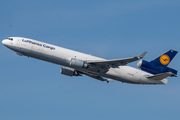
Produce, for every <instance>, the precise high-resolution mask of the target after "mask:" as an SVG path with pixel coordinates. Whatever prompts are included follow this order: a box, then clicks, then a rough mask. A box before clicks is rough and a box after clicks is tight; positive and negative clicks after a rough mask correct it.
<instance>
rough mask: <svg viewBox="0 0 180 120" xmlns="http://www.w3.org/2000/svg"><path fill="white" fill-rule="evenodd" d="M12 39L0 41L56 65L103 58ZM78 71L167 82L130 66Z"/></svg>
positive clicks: (141, 81)
mask: <svg viewBox="0 0 180 120" xmlns="http://www.w3.org/2000/svg"><path fill="white" fill-rule="evenodd" d="M12 38H13V40H8V39H5V40H3V41H2V43H3V44H4V45H5V46H6V47H8V48H10V49H11V50H13V51H15V52H17V53H18V54H20V55H21V54H22V55H25V56H29V57H33V58H37V59H40V60H44V61H48V62H51V63H55V64H58V65H62V66H66V67H71V68H72V66H70V61H71V59H72V58H76V59H79V60H84V61H85V60H105V59H102V58H99V57H95V56H91V55H88V54H84V53H80V52H76V51H73V50H69V49H65V48H62V47H58V46H55V45H51V44H47V43H44V42H40V41H36V40H32V39H28V38H22V37H12ZM78 70H80V71H86V72H89V73H91V74H94V75H98V76H101V77H106V78H109V79H114V80H117V81H121V82H126V83H134V84H167V79H163V80H152V79H148V78H146V76H150V75H152V74H150V73H147V72H145V71H142V70H139V69H136V68H132V67H130V66H126V65H124V66H119V67H116V68H110V69H109V71H108V72H106V73H98V72H94V71H88V70H87V69H85V68H79V69H78Z"/></svg>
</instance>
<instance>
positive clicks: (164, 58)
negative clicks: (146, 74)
mask: <svg viewBox="0 0 180 120" xmlns="http://www.w3.org/2000/svg"><path fill="white" fill-rule="evenodd" d="M160 62H161V64H162V65H167V64H169V62H170V58H169V56H168V55H166V54H164V55H162V56H161V57H160Z"/></svg>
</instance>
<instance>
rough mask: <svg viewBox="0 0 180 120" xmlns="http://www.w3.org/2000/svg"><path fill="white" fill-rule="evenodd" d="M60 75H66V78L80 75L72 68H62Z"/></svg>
mask: <svg viewBox="0 0 180 120" xmlns="http://www.w3.org/2000/svg"><path fill="white" fill-rule="evenodd" d="M60 73H61V74H63V75H67V76H71V77H72V76H80V74H79V73H78V71H76V70H74V69H73V68H69V67H62V68H61V71H60Z"/></svg>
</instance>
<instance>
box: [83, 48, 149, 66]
mask: <svg viewBox="0 0 180 120" xmlns="http://www.w3.org/2000/svg"><path fill="white" fill-rule="evenodd" d="M146 54H147V52H146V51H145V52H143V53H142V54H141V55H139V56H135V57H131V58H124V59H114V60H102V61H97V60H90V61H86V63H88V64H96V65H99V66H107V65H108V66H109V65H110V66H113V65H116V66H120V65H126V64H128V63H131V62H134V61H136V60H139V59H142V58H144V56H145V55H146Z"/></svg>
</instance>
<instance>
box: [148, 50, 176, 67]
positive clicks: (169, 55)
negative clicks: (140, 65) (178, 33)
mask: <svg viewBox="0 0 180 120" xmlns="http://www.w3.org/2000/svg"><path fill="white" fill-rule="evenodd" d="M177 53H178V52H177V51H175V50H169V51H167V52H166V53H164V54H162V55H161V56H159V57H157V58H156V59H154V60H152V61H151V62H150V63H153V64H155V65H156V66H168V65H169V63H170V62H171V60H172V59H173V58H174V56H175V55H176V54H177Z"/></svg>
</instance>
